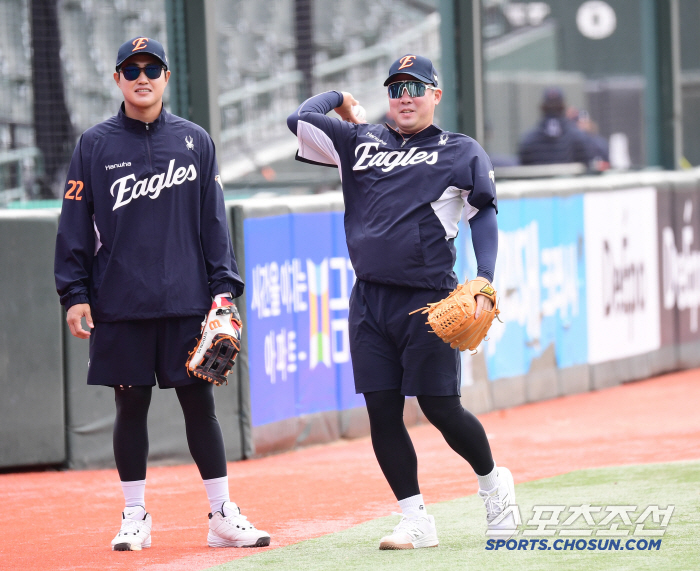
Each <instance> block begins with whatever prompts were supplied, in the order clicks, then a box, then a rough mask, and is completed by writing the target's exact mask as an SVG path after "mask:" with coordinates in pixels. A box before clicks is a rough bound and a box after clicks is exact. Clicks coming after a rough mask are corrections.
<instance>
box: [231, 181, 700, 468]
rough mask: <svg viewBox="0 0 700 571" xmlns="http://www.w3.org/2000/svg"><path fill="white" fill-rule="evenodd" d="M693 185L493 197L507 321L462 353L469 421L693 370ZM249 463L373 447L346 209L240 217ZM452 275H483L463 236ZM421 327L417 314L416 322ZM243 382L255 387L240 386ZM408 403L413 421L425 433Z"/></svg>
mask: <svg viewBox="0 0 700 571" xmlns="http://www.w3.org/2000/svg"><path fill="white" fill-rule="evenodd" d="M699 178H700V172H698V171H687V172H672V173H670V172H657V173H634V174H620V175H606V176H599V177H583V178H576V179H551V180H546V181H542V180H537V181H526V182H525V181H523V182H503V183H499V184H498V194H499V215H498V221H499V254H498V261H497V265H496V273H495V278H494V286H495V287H496V289H497V290H498V292H499V297H500V309H501V311H502V313H501V318H502V320H503V323H502V324H501V323H498V322H495V323H494V326H493V328H492V329H491V331H490V335H489V340H488V341H486V342H485V343H484V344H483V345H482V347H481V348H480V349H479V352H478V353H477V354H476V355H474V356H472V355H470V354H469V353H468V352H465V353H463V354H462V400H463V402H464V404H465V406H467V407H468V408H469V409H470V410H472V411H474V412H477V413H479V412H486V411H489V410H492V409H497V408H506V407H510V406H516V405H519V404H523V403H526V402H532V401H537V400H542V399H547V398H553V397H556V396H559V395H566V394H573V393H576V392H582V391H588V390H595V389H599V388H603V387H607V386H612V385H616V384H619V383H622V382H626V381H631V380H635V379H641V378H646V377H648V376H650V375H655V374H659V373H662V372H666V371H671V370H675V369H679V368H689V367H696V366H700V327H699V326H698V319H699V316H698V309H699V307H700V245H699V244H698V243H699V242H700V212H698V208H700V187H699V186H698V179H699ZM232 208H233V214H232V218H233V226H234V234H235V236H236V239H235V242H236V244H235V245H236V255H237V257H238V258H239V262H240V264H241V272H243V273H244V275H245V280H246V294H245V296H244V298H242V299H241V305H244V306H245V307H244V312H245V320H244V322H245V324H246V335H245V336H244V337H245V338H244V351H245V352H246V353H247V358H246V359H245V366H244V368H241V370H240V373H241V374H242V376H243V378H244V379H243V383H242V384H243V385H246V384H247V385H248V386H249V387H250V415H249V417H250V423H251V432H250V435H251V438H252V447H251V448H250V449H249V451H250V452H253V453H255V454H265V453H269V452H272V451H276V450H284V449H289V448H293V447H294V446H298V445H302V444H309V443H317V442H322V441H329V440H333V439H335V438H338V437H340V436H358V435H362V434H367V433H368V423H367V417H366V412H365V410H364V401H363V398H362V396H361V395H355V394H354V386H353V377H352V365H351V363H350V359H349V351H348V344H347V339H348V338H347V312H348V297H349V295H350V292H351V289H352V284H353V282H354V272H353V271H352V265H351V263H350V261H349V258H348V253H347V247H346V245H345V240H344V233H343V212H342V208H343V206H342V196H341V195H340V193H329V194H326V195H322V196H319V197H284V198H275V199H265V200H249V201H240V202H236V203H233V204H232ZM456 244H457V250H458V259H457V264H456V272H457V274H458V276H459V278H460V279H464V278H465V277H466V276H474V275H475V268H476V262H475V259H474V254H473V250H472V248H471V242H470V234H469V226H468V224H465V223H464V222H463V223H462V224H461V229H460V233H459V236H458V237H457V240H456ZM416 318H417V319H420V318H421V317H420V316H416ZM245 379H247V380H248V382H247V383H246V382H245ZM421 420H422V415H421V414H420V410H419V409H418V407H417V406H416V402H415V399H408V400H407V422H408V423H409V424H411V423H414V422H417V421H421Z"/></svg>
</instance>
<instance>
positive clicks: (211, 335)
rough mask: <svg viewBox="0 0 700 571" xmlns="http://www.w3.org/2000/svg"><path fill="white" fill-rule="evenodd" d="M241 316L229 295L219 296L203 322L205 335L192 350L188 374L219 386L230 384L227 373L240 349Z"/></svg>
mask: <svg viewBox="0 0 700 571" xmlns="http://www.w3.org/2000/svg"><path fill="white" fill-rule="evenodd" d="M242 329H243V324H242V323H241V316H240V315H239V313H238V309H237V308H236V306H235V305H234V304H233V300H232V299H231V297H229V296H228V295H225V296H216V299H215V300H214V303H212V306H211V310H210V311H209V314H208V315H207V318H206V319H205V320H204V322H203V323H202V337H201V339H199V340H198V341H197V345H196V346H195V348H194V349H193V350H192V352H191V353H190V354H189V355H190V357H189V359H187V363H186V365H185V366H186V367H187V374H188V375H189V374H190V373H192V374H194V376H195V377H199V378H200V379H206V380H207V381H209V382H210V383H214V384H215V385H217V386H220V385H223V384H228V379H227V378H226V377H227V375H228V374H229V373H230V372H231V369H232V368H233V365H234V361H235V359H236V356H237V355H238V353H239V351H240V350H241V330H242Z"/></svg>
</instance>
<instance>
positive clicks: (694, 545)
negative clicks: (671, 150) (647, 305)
mask: <svg viewBox="0 0 700 571" xmlns="http://www.w3.org/2000/svg"><path fill="white" fill-rule="evenodd" d="M516 497H517V500H518V504H519V506H520V509H521V513H522V521H523V524H526V523H527V522H528V521H529V520H530V518H531V517H532V515H533V508H532V506H534V505H563V506H567V510H568V507H570V506H580V505H582V504H590V505H592V506H603V509H605V506H612V505H632V506H637V511H636V512H635V513H633V514H631V520H632V523H634V522H635V520H636V518H637V517H639V516H640V515H641V512H642V510H643V509H644V508H645V507H646V506H648V505H658V506H660V507H661V508H665V507H666V506H667V505H669V504H673V505H675V511H674V512H673V515H672V517H671V520H670V523H669V525H668V527H667V528H666V532H665V535H664V536H663V537H662V538H661V539H662V542H661V546H660V548H659V549H658V550H656V549H654V550H651V551H649V550H645V551H636V550H635V551H629V550H617V551H615V550H613V551H610V550H606V551H598V550H594V551H591V550H583V551H577V550H574V551H555V550H553V549H550V550H539V549H538V547H539V546H540V544H536V547H535V549H534V550H531V549H530V545H531V544H528V549H527V550H508V549H507V548H505V547H502V548H500V549H498V550H497V551H496V550H491V551H488V550H486V549H485V548H486V545H487V544H486V539H487V538H486V537H485V535H484V529H485V512H484V507H483V504H482V502H481V500H480V499H479V498H478V497H477V496H468V497H465V498H460V499H457V500H452V501H449V502H443V503H440V504H434V505H428V510H429V513H431V514H432V515H434V516H435V520H436V523H437V530H438V538H439V540H440V546H439V547H437V548H432V549H416V550H410V551H379V549H378V546H379V539H380V538H381V537H382V536H383V535H385V534H388V533H390V532H391V530H392V528H393V527H394V526H395V525H396V524H397V523H398V521H399V517H398V516H392V517H384V518H380V519H376V520H373V521H369V522H366V523H363V524H361V525H357V526H355V527H353V528H351V529H348V530H345V531H342V532H339V533H334V534H331V535H325V536H323V537H318V538H316V539H311V540H307V541H302V542H301V543H297V544H294V545H289V546H287V547H281V548H279V549H271V550H269V551H265V552H262V553H258V554H255V555H251V556H248V557H244V558H241V559H236V560H233V561H231V562H229V563H226V564H224V565H220V566H217V567H213V568H212V569H215V570H216V571H240V570H245V569H284V570H289V571H296V570H299V571H315V570H320V569H324V570H325V569H368V570H373V571H376V570H379V569H381V570H384V569H387V570H393V569H396V570H405V569H409V570H416V571H422V570H433V569H474V570H476V569H478V570H481V569H484V570H489V571H490V570H496V569H508V570H513V571H529V570H532V571H549V570H556V571H564V570H566V571H569V570H575V569H581V570H591V569H606V570H607V569H615V570H618V569H625V570H626V569H629V570H635V571H637V570H642V569H653V570H654V571H666V570H673V571H675V570H688V571H690V570H694V569H700V462H677V463H669V464H649V465H641V466H625V467H615V468H601V469H594V470H582V471H579V472H572V473H569V474H565V475H563V476H557V477H555V478H548V479H545V480H538V481H535V482H527V483H525V484H520V485H518V486H516ZM568 515H570V514H569V512H568V511H566V510H565V511H564V516H563V517H561V518H560V522H562V523H563V522H564V521H565V519H566V518H567V517H568ZM605 515H606V513H605V512H599V513H597V514H593V517H594V520H595V521H596V522H600V520H601V519H602V518H603V517H604V516H605ZM545 517H549V514H545ZM615 521H618V522H620V526H619V529H630V526H625V525H623V524H622V523H621V520H620V519H619V518H617V519H616V520H615ZM581 522H583V520H582V519H581V520H579V523H581ZM650 526H651V527H655V528H657V529H658V528H659V525H658V524H653V522H652V521H651V519H650V520H648V522H647V524H646V527H650ZM526 527H527V526H526ZM529 527H533V526H529ZM588 527H589V526H587V525H585V524H583V525H572V526H569V527H568V528H565V527H562V526H559V527H558V530H562V529H574V528H576V529H581V528H588ZM606 527H607V526H606ZM593 529H594V531H593V534H594V535H593V536H591V537H590V538H586V539H587V540H588V539H598V540H599V539H605V538H601V537H600V536H596V535H595V533H596V530H598V529H601V526H597V527H594V528H593ZM632 529H633V527H632ZM543 537H545V536H541V535H540V536H537V538H538V539H539V538H543ZM559 537H560V536H559V535H556V536H554V537H548V546H549V547H551V546H552V544H553V542H554V541H555V540H556V539H559ZM630 538H634V539H637V540H639V539H641V537H640V536H637V535H632V534H630V535H629V536H627V537H622V538H620V539H621V541H620V544H621V546H624V544H625V542H626V541H627V540H628V539H630ZM515 539H517V540H521V539H525V537H524V536H523V533H522V531H521V532H520V533H519V534H518V535H517V536H515ZM527 539H528V540H529V539H533V537H529V536H528V537H527ZM562 539H571V538H562ZM574 539H581V537H576V538H574ZM613 539H615V538H613ZM645 539H647V540H648V539H654V540H657V539H659V538H658V537H651V538H648V537H647V538H645ZM273 542H274V537H273Z"/></svg>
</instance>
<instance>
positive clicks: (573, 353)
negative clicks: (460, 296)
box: [456, 195, 587, 384]
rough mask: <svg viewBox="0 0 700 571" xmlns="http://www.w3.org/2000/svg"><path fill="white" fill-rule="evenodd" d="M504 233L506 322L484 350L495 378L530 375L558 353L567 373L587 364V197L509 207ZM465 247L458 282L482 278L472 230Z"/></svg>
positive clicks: (502, 217)
mask: <svg viewBox="0 0 700 571" xmlns="http://www.w3.org/2000/svg"><path fill="white" fill-rule="evenodd" d="M498 228H499V230H498V258H497V261H496V271H495V275H494V287H495V288H496V290H497V291H498V296H499V299H500V301H499V308H500V310H501V315H500V317H501V319H502V321H503V323H499V322H494V325H493V326H492V328H491V330H490V332H489V338H488V341H486V342H485V343H484V345H483V350H484V351H485V352H486V362H487V368H488V376H489V379H492V380H493V379H498V378H503V377H513V376H517V375H524V374H525V373H527V372H528V371H529V369H530V364H531V363H532V360H533V359H535V358H537V357H539V356H541V355H542V353H543V352H544V351H545V350H546V349H547V348H549V347H551V346H553V347H554V351H555V355H556V360H557V365H558V366H559V367H570V366H573V365H578V364H582V363H585V362H586V358H587V333H586V331H587V327H586V293H585V266H584V260H585V258H584V252H583V248H584V240H583V198H582V197H581V196H580V195H577V196H569V197H552V198H531V199H520V200H501V201H499V213H498ZM457 240H458V261H457V265H456V272H457V274H458V277H459V278H460V280H464V278H465V276H468V277H474V276H475V275H476V259H475V257H474V250H473V247H472V245H471V236H470V232H469V230H468V223H467V224H465V223H464V222H463V223H462V228H461V231H460V234H459V236H458V238H457ZM467 383H468V381H467ZM465 384H466V383H465Z"/></svg>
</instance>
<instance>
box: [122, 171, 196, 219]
mask: <svg viewBox="0 0 700 571" xmlns="http://www.w3.org/2000/svg"><path fill="white" fill-rule="evenodd" d="M174 169H175V159H173V160H171V161H170V164H169V165H168V173H167V174H164V173H160V174H156V175H153V176H152V177H150V178H148V177H147V178H144V179H141V180H140V181H138V182H136V183H135V184H134V186H133V187H131V186H127V183H128V182H129V181H130V180H136V176H135V175H134V174H133V173H132V174H129V175H127V176H123V177H122V178H118V179H117V180H115V181H114V182H113V183H112V187H111V188H110V189H109V193H110V194H111V195H112V196H114V190H115V188H116V190H117V201H116V202H115V203H114V207H113V208H112V211H114V210H116V209H117V208H121V207H122V206H124V205H126V204H129V203H130V202H131V201H132V200H134V199H136V198H139V197H140V196H150V197H151V198H158V196H159V195H160V191H161V190H163V189H164V188H171V187H172V186H179V185H181V184H182V183H183V182H185V181H186V180H195V179H196V178H197V170H196V169H195V168H194V165H190V166H189V167H179V168H178V169H177V170H175V172H173V170H174Z"/></svg>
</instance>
